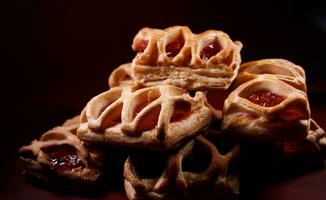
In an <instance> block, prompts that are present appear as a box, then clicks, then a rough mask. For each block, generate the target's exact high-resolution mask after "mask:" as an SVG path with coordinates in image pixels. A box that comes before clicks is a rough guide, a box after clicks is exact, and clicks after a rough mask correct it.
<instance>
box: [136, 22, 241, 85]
mask: <svg viewBox="0 0 326 200" xmlns="http://www.w3.org/2000/svg"><path fill="white" fill-rule="evenodd" d="M146 44H147V45H146ZM169 45H170V46H169ZM173 45H174V46H173ZM132 47H133V49H134V51H136V52H137V55H136V57H135V58H134V60H133V62H132V67H131V74H132V76H133V78H134V79H135V80H137V81H139V82H140V83H142V84H144V85H145V86H156V85H163V84H166V85H174V86H178V87H182V88H184V89H186V90H199V89H227V88H228V87H229V86H230V84H231V83H232V81H233V80H234V79H235V77H236V76H237V73H238V69H239V66H240V62H241V56H240V50H241V48H242V44H241V43H240V42H238V41H236V42H233V41H232V40H231V39H230V38H229V36H228V35H227V34H226V33H224V32H222V31H217V30H209V31H205V32H203V33H201V34H193V33H192V32H191V31H190V29H189V28H188V27H185V26H173V27H169V28H167V29H164V30H159V29H151V28H143V29H141V30H140V31H139V33H138V34H137V35H136V36H135V38H134V41H133V45H132ZM140 47H142V48H140ZM205 48H208V49H207V51H208V52H209V56H208V57H205V58H204V57H203V55H206V54H203V53H202V52H203V49H205ZM214 48H215V49H214ZM204 51H206V50H204Z"/></svg>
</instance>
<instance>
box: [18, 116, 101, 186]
mask: <svg viewBox="0 0 326 200" xmlns="http://www.w3.org/2000/svg"><path fill="white" fill-rule="evenodd" d="M79 124H80V117H79V116H76V117H74V118H72V119H69V120H67V121H66V122H65V123H64V124H63V125H62V126H58V127H55V128H53V129H51V130H49V131H47V132H45V133H44V134H43V135H42V136H41V137H40V139H39V140H33V141H32V143H31V144H30V145H28V146H23V147H21V148H20V149H19V154H20V159H21V160H22V161H23V163H24V164H25V171H24V174H26V175H29V176H33V177H36V178H39V179H41V180H42V181H46V182H49V183H57V182H58V181H60V183H61V184H63V185H65V182H67V181H68V182H69V183H71V182H70V181H73V182H77V183H80V184H83V183H85V184H86V183H87V184H94V183H95V182H96V181H97V180H98V179H99V178H100V176H101V174H102V172H101V169H100V166H101V165H102V163H103V162H102V159H103V154H102V153H101V152H100V151H89V149H88V148H87V147H86V145H85V144H84V143H83V142H82V141H81V140H79V139H78V137H77V136H76V135H75V134H76V130H77V128H78V126H79ZM61 184H58V185H61ZM67 184H68V183H67ZM68 187H70V186H68Z"/></svg>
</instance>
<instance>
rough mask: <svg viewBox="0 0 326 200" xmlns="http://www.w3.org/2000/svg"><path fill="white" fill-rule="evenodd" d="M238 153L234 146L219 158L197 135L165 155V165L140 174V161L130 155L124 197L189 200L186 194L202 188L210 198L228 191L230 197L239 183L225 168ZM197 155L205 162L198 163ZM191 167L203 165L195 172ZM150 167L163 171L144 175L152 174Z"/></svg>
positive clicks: (212, 147) (213, 149) (203, 139)
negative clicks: (207, 192)
mask: <svg viewBox="0 0 326 200" xmlns="http://www.w3.org/2000/svg"><path fill="white" fill-rule="evenodd" d="M238 153H239V147H238V146H235V147H233V148H232V149H231V150H230V151H229V152H228V153H226V154H225V155H222V154H221V153H220V152H219V150H218V149H217V148H216V147H215V146H214V144H213V143H212V142H211V141H209V140H208V139H206V138H204V137H203V136H198V137H197V138H196V139H194V140H192V141H190V142H188V143H187V144H186V145H184V146H183V147H181V148H180V149H179V150H178V151H176V152H171V153H170V154H168V155H167V157H166V158H165V160H164V161H165V162H163V163H161V165H163V166H161V165H160V166H157V165H155V164H154V165H150V169H145V170H146V171H145V173H144V172H141V171H144V169H143V167H144V166H143V165H141V166H139V165H138V164H137V161H139V158H137V154H135V155H130V156H129V158H128V159H127V161H126V162H125V167H124V177H125V189H126V193H127V196H128V198H129V199H130V200H134V199H190V198H191V197H192V195H190V196H187V194H192V192H194V191H196V190H198V189H199V188H202V189H203V188H205V189H204V191H205V190H206V191H207V190H209V188H210V189H211V191H210V192H211V195H212V196H214V195H216V193H223V194H227V193H228V192H229V195H230V193H232V194H233V195H236V194H238V192H239V188H238V180H237V178H236V177H235V176H232V175H230V174H229V172H228V165H229V163H230V161H231V160H233V159H234V157H235V156H236V155H237V154H238ZM141 155H142V156H143V155H144V154H141ZM145 155H146V154H145ZM149 156H151V155H149ZM197 156H199V157H200V158H199V159H202V158H203V157H207V158H208V159H207V161H208V162H207V163H206V162H205V164H204V163H202V162H201V163H198V162H199V160H196V159H198V157H197ZM162 157H163V156H162ZM158 159H159V158H158ZM186 160H187V161H186ZM186 162H188V163H186ZM193 162H195V163H193ZM138 163H139V162H138ZM194 165H203V166H202V167H200V168H198V167H197V169H196V167H195V166H194ZM153 167H163V168H162V170H161V171H160V170H159V171H158V172H161V173H156V174H155V175H153V174H152V175H146V172H148V171H151V170H152V168H153ZM154 170H155V169H154ZM219 190H221V191H219ZM204 191H202V192H204ZM201 194H203V193H201ZM197 195H198V194H197ZM186 197H187V198H186ZM197 197H198V196H197Z"/></svg>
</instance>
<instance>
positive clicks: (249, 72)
mask: <svg viewBox="0 0 326 200" xmlns="http://www.w3.org/2000/svg"><path fill="white" fill-rule="evenodd" d="M263 74H271V75H274V76H275V77H276V78H278V79H280V80H281V81H284V82H285V83H287V84H289V85H291V86H293V87H295V88H297V89H299V90H302V91H304V92H306V91H307V89H306V75H305V72H304V70H303V68H302V67H300V66H298V65H295V64H294V63H292V62H290V61H288V60H284V59H262V60H257V61H251V62H246V63H243V64H241V67H240V69H239V74H238V76H237V78H236V79H235V80H234V82H233V83H232V88H233V89H235V88H236V87H238V86H239V85H241V84H243V83H245V82H248V81H249V80H252V79H255V78H257V77H258V76H260V75H263Z"/></svg>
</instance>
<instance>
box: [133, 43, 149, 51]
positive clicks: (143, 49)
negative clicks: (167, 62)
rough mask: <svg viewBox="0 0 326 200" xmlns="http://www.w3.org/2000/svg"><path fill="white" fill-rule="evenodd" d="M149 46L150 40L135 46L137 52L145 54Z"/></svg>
mask: <svg viewBox="0 0 326 200" xmlns="http://www.w3.org/2000/svg"><path fill="white" fill-rule="evenodd" d="M147 45H148V40H140V41H139V42H137V43H136V45H135V51H136V52H137V53H143V52H144V51H145V49H146V47H147Z"/></svg>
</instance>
